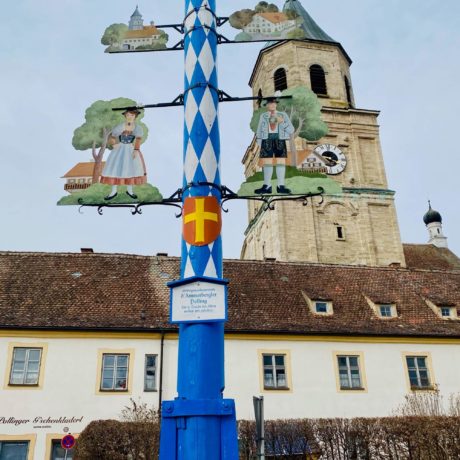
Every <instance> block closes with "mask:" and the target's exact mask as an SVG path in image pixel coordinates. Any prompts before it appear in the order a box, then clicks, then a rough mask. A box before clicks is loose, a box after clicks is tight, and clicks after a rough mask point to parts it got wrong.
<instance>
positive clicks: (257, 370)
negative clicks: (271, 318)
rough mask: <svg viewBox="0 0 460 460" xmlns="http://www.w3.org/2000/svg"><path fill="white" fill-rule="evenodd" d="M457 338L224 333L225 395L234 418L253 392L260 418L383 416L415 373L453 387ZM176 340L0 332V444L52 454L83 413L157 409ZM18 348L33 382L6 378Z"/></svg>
mask: <svg viewBox="0 0 460 460" xmlns="http://www.w3.org/2000/svg"><path fill="white" fill-rule="evenodd" d="M162 342H163V346H162ZM459 344H460V338H459V339H442V338H440V339H426V338H425V339H423V338H406V339H395V338H382V337H360V338H359V339H357V338H353V337H347V336H336V337H331V336H329V337H328V336H309V335H305V336H297V337H296V336H282V335H269V336H265V335H257V334H243V335H240V334H228V335H227V337H226V347H225V353H226V390H225V395H226V397H230V398H235V400H236V406H237V417H238V419H253V407H252V396H254V395H263V396H264V398H265V413H266V417H267V418H268V419H275V418H319V417H322V418H328V417H331V418H333V417H355V416H356V417H358V416H359V417H375V416H387V415H390V414H391V413H392V412H393V411H395V410H396V409H397V408H398V406H400V405H401V404H402V403H403V401H404V396H405V395H406V394H408V393H410V392H411V391H414V386H413V385H411V381H412V382H413V381H414V378H415V379H416V380H417V379H419V380H418V383H419V385H420V390H422V389H429V388H433V387H434V386H437V387H438V388H439V389H440V391H441V393H442V394H443V395H445V396H449V395H450V394H455V393H459V391H460V384H459V379H458V372H457V373H456V372H452V369H453V368H455V369H457V370H459V369H460V347H459ZM177 347H178V341H177V335H176V334H174V333H167V334H165V335H163V337H162V334H158V333H150V334H149V333H110V332H106V333H104V332H99V333H98V332H65V331H61V332H58V331H40V332H39V331H36V332H30V331H29V332H27V331H16V332H15V333H14V334H12V333H11V332H9V333H8V332H7V331H2V333H1V339H0V356H1V357H2V359H1V361H2V362H3V366H2V368H0V378H1V381H2V382H3V388H2V391H1V392H0V408H1V409H0V443H2V444H3V446H6V447H7V448H8V445H12V447H13V445H15V446H17V449H18V450H19V449H26V450H27V457H19V458H27V459H28V460H32V459H34V460H42V459H53V460H54V459H59V458H62V457H60V455H62V451H61V453H59V452H58V451H57V449H56V445H58V443H59V442H60V439H62V437H63V436H64V435H65V434H67V433H72V434H73V435H74V436H78V434H79V433H80V432H81V431H83V429H84V428H85V426H87V425H88V423H89V422H91V421H92V420H98V419H119V418H120V413H121V411H122V409H123V408H124V407H125V406H129V405H130V398H133V399H134V400H136V401H141V402H145V403H147V404H148V405H149V406H153V407H155V408H158V407H159V403H160V399H173V398H174V397H175V396H176V391H175V386H176V363H177ZM18 349H26V350H40V352H41V357H40V364H39V372H38V375H37V380H36V383H34V382H35V380H34V376H32V378H31V380H30V383H29V384H14V385H13V384H11V383H10V382H11V379H12V373H13V370H12V369H13V367H14V364H15V363H14V360H13V353H14V350H18ZM111 357H115V359H116V358H118V357H123V358H124V357H127V368H126V371H125V370H124V369H123V368H121V367H119V368H118V369H116V370H113V369H112V368H111V367H110V366H107V365H104V364H103V362H104V360H107V359H108V358H111ZM150 358H153V363H154V365H153V366H152V361H149V359H150ZM161 358H163V364H162V361H161ZM414 360H415V361H414ZM16 364H17V363H16ZM29 364H30V362H29ZM343 364H344V365H343ZM16 369H19V367H18V366H16ZM425 370H426V378H427V380H426V381H424V380H423V379H424V376H423V375H424V374H423V373H424V372H425ZM147 371H148V372H147ZM414 371H415V374H414ZM114 373H117V376H118V379H121V380H123V379H124V378H126V385H124V384H121V385H119V387H117V383H118V384H120V382H117V381H116V380H117V378H115V382H114V384H113V385H112V388H110V389H109V387H110V384H107V381H108V379H107V378H106V383H105V384H104V381H103V380H104V377H103V376H104V375H105V376H106V377H109V376H110V377H111V376H113V374H114ZM19 375H20V372H19V373H18V372H16V376H17V377H19ZM414 375H415V377H414ZM160 382H161V387H160ZM104 386H106V387H107V388H106V389H104ZM53 446H54V451H55V453H54V455H53ZM68 458H71V455H70V456H69V457H68Z"/></svg>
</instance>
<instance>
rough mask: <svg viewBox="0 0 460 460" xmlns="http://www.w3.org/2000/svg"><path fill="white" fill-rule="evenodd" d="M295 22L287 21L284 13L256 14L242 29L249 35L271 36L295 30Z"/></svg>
mask: <svg viewBox="0 0 460 460" xmlns="http://www.w3.org/2000/svg"><path fill="white" fill-rule="evenodd" d="M296 24H297V22H296V20H295V19H294V20H292V19H289V18H288V17H287V16H286V14H284V13H256V14H255V15H254V17H253V18H252V21H251V22H250V23H249V24H248V25H247V26H246V27H244V28H243V32H246V33H248V34H250V35H254V34H260V35H272V34H276V33H281V32H289V31H290V30H293V29H295V28H296Z"/></svg>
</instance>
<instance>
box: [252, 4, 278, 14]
mask: <svg viewBox="0 0 460 460" xmlns="http://www.w3.org/2000/svg"><path fill="white" fill-rule="evenodd" d="M254 10H255V12H256V13H278V12H279V9H278V7H277V6H276V5H275V4H274V3H268V2H259V3H258V4H257V5H256V7H255V8H254Z"/></svg>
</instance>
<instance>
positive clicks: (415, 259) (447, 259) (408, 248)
mask: <svg viewBox="0 0 460 460" xmlns="http://www.w3.org/2000/svg"><path fill="white" fill-rule="evenodd" d="M403 247H404V256H405V258H406V264H407V266H408V267H409V268H424V269H427V270H430V269H436V270H452V269H454V270H460V259H459V258H458V257H457V256H456V255H455V254H454V253H453V252H452V251H450V250H449V249H445V248H437V247H436V246H434V245H433V244H404V245H403Z"/></svg>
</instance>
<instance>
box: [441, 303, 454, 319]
mask: <svg viewBox="0 0 460 460" xmlns="http://www.w3.org/2000/svg"><path fill="white" fill-rule="evenodd" d="M443 310H449V315H448V316H446V315H443ZM438 311H439V316H440V317H441V318H442V319H444V320H452V319H458V313H457V307H453V306H452V305H438Z"/></svg>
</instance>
